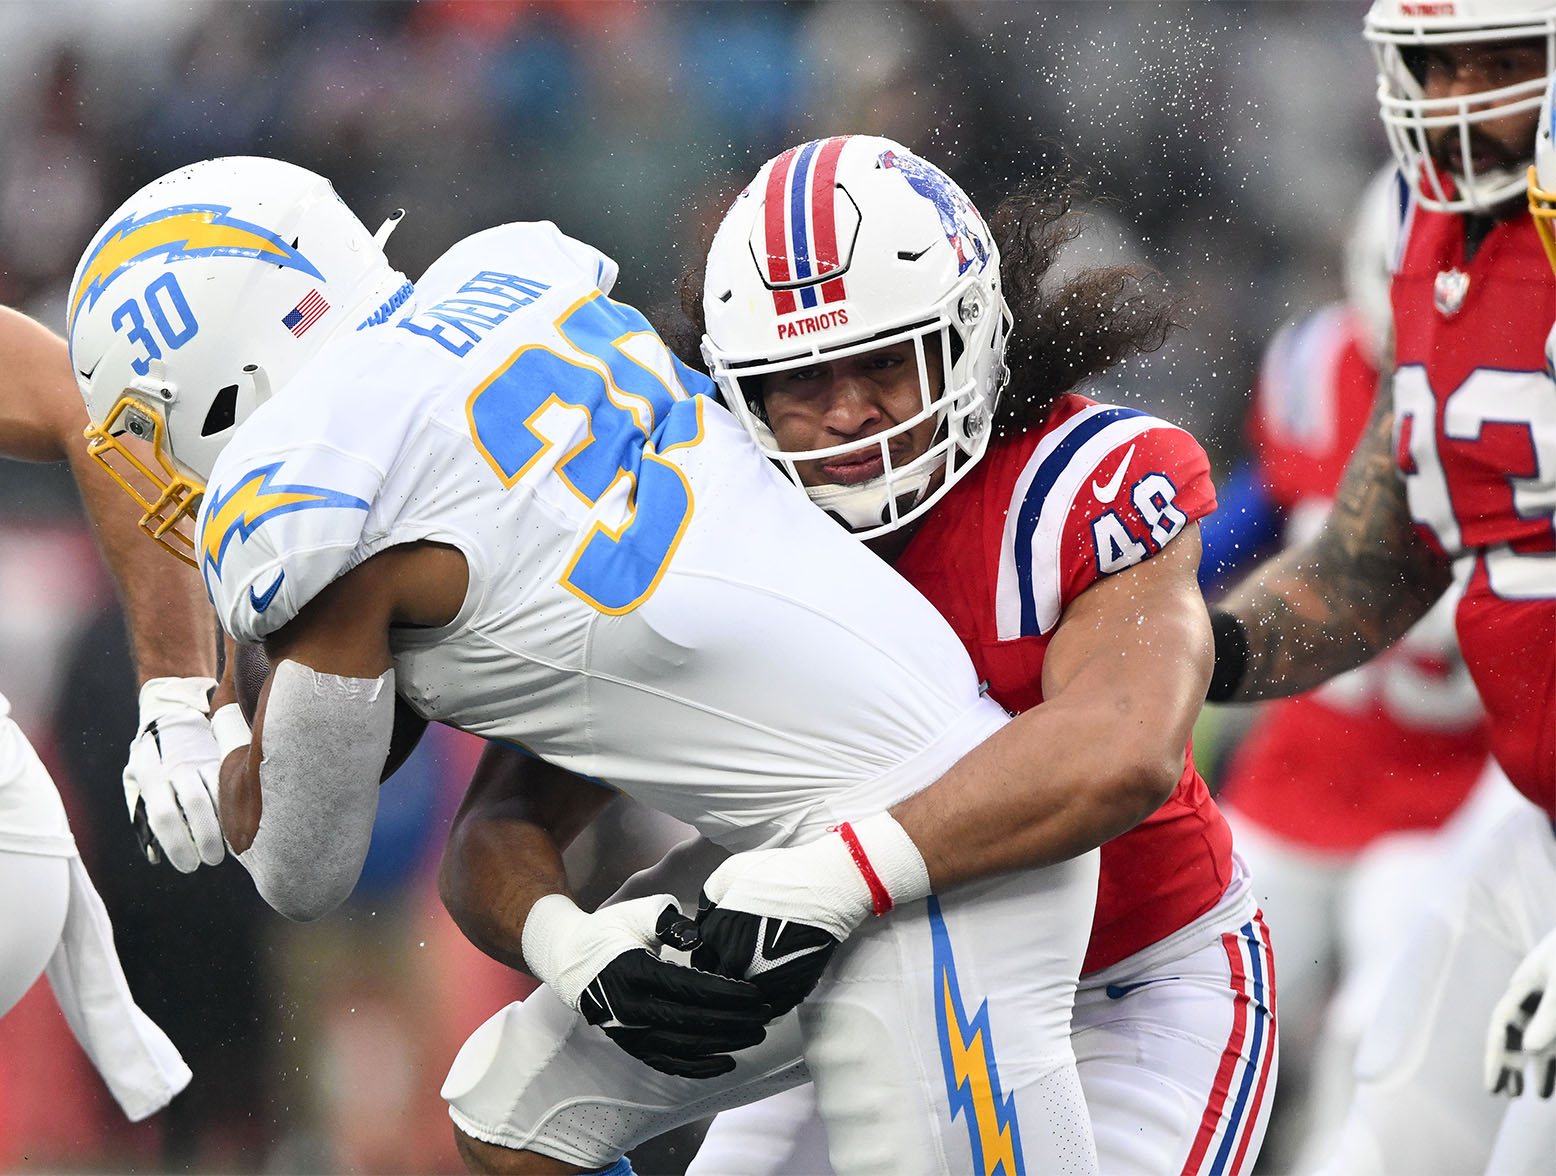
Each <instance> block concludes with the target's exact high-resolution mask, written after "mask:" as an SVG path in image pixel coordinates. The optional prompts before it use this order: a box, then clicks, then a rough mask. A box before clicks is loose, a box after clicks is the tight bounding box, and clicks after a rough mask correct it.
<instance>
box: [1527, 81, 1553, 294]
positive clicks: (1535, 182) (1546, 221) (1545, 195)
mask: <svg viewBox="0 0 1556 1176" xmlns="http://www.w3.org/2000/svg"><path fill="white" fill-rule="evenodd" d="M1553 122H1556V77H1552V79H1551V84H1550V87H1549V88H1548V89H1547V90H1546V92H1545V105H1544V106H1542V107H1541V108H1540V129H1539V131H1538V132H1537V133H1536V134H1535V137H1534V163H1533V164H1532V165H1530V168H1529V178H1528V183H1529V215H1531V216H1532V217H1534V228H1535V232H1537V233H1539V234H1540V244H1542V245H1544V246H1545V256H1546V258H1547V259H1548V260H1549V261H1550V263H1551V269H1552V270H1556V231H1553V226H1556V141H1553V140H1552V137H1551V124H1552V123H1553Z"/></svg>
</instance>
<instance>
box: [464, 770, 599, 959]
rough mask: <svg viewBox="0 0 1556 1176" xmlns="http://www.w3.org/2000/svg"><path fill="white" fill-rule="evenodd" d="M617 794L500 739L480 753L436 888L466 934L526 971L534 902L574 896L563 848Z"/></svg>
mask: <svg viewBox="0 0 1556 1176" xmlns="http://www.w3.org/2000/svg"><path fill="white" fill-rule="evenodd" d="M615 798H616V794H615V793H614V792H611V791H610V790H609V789H607V788H602V787H601V786H600V785H598V784H594V783H592V782H590V781H588V780H586V779H584V778H583V777H582V776H578V775H575V774H574V773H572V772H569V771H567V770H566V769H565V768H559V767H556V766H555V765H553V764H548V763H546V762H545V761H543V760H539V759H536V758H534V757H533V756H529V755H525V754H523V753H522V752H520V751H518V750H516V749H514V748H511V747H507V746H505V745H503V744H500V743H488V744H487V746H486V749H485V750H484V751H483V752H482V753H481V761H480V763H479V764H478V765H477V767H476V770H475V775H474V776H473V777H472V778H471V781H470V787H469V790H468V791H467V792H466V793H465V798H464V800H463V801H462V802H460V806H459V811H458V812H457V813H455V814H454V822H453V825H452V826H451V827H450V829H449V835H448V841H447V843H446V844H445V846H444V849H443V861H442V864H441V866H440V868H439V872H438V890H439V893H440V894H441V895H442V897H443V905H444V906H445V907H447V908H448V912H449V914H450V915H451V916H452V917H453V920H454V922H455V924H456V925H457V926H458V927H459V929H460V930H461V931H463V932H464V933H465V938H467V939H469V940H470V942H471V943H473V944H475V946H476V947H478V948H480V949H481V950H482V951H484V952H485V953H486V954H487V955H489V956H491V957H492V958H493V959H495V960H497V961H499V962H500V963H504V964H506V965H508V967H510V968H516V969H519V970H521V971H525V970H528V969H527V968H526V967H525V963H524V951H523V931H524V921H525V920H526V919H527V918H528V917H529V912H530V908H531V907H532V906H534V905H535V902H536V900H538V899H540V898H543V897H544V896H546V895H547V894H570V893H571V891H570V890H569V888H568V885H567V871H566V868H565V867H564V865H563V863H562V851H563V850H565V849H566V848H567V847H568V845H570V844H571V843H572V841H573V839H574V838H575V837H577V836H578V834H580V833H581V832H583V830H584V829H585V828H586V827H587V826H588V825H589V824H590V823H591V822H593V821H594V820H595V818H596V817H598V816H599V815H600V814H601V813H603V812H604V811H605V810H606V809H607V808H609V807H610V805H611V802H612V801H614V800H615Z"/></svg>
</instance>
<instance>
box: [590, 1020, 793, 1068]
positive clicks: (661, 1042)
mask: <svg viewBox="0 0 1556 1176" xmlns="http://www.w3.org/2000/svg"><path fill="white" fill-rule="evenodd" d="M617 1032H620V1033H631V1034H632V1035H633V1039H634V1043H635V1044H634V1048H633V1050H632V1052H633V1053H637V1054H639V1055H640V1056H641V1054H643V1053H656V1054H662V1055H664V1056H665V1057H670V1058H683V1059H686V1060H693V1059H696V1058H706V1057H711V1056H713V1055H715V1054H727V1053H734V1052H735V1051H736V1050H741V1049H750V1048H751V1047H752V1046H754V1045H760V1044H761V1043H762V1041H763V1039H764V1038H765V1037H766V1036H767V1034H766V1032H765V1031H764V1030H763V1029H762V1028H761V1027H760V1026H758V1027H756V1028H754V1029H750V1028H748V1029H743V1030H739V1031H736V1030H730V1031H720V1032H697V1033H683V1032H679V1031H677V1030H674V1029H654V1028H646V1029H645V1028H638V1027H633V1028H631V1029H623V1030H618V1031H617Z"/></svg>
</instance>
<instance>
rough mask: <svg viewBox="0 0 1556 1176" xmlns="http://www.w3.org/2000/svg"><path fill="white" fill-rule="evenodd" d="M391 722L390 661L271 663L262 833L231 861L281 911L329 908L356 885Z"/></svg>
mask: <svg viewBox="0 0 1556 1176" xmlns="http://www.w3.org/2000/svg"><path fill="white" fill-rule="evenodd" d="M393 725H394V670H393V669H389V670H386V671H384V673H383V674H382V675H380V676H379V677H377V678H341V677H338V676H336V675H335V674H321V673H318V672H317V671H315V670H311V669H309V668H308V667H307V666H304V665H299V664H298V663H297V662H294V661H286V660H283V661H282V662H281V663H280V664H279V665H278V666H276V668H275V672H274V674H273V676H272V678H271V682H270V697H269V699H268V701H267V702H266V703H265V722H264V735H263V740H264V758H263V759H261V760H260V765H259V783H260V805H261V807H260V818H259V831H258V832H257V833H256V834H255V836H254V843H253V844H252V845H250V846H249V848H248V849H247V850H246V851H245V852H243V853H241V854H239V855H238V860H239V861H240V862H242V863H243V865H244V867H245V868H247V870H248V872H249V873H250V874H251V875H253V877H254V885H255V887H256V888H257V889H258V890H259V893H260V895H261V896H262V897H263V898H264V900H265V901H266V902H268V903H269V904H270V905H271V906H272V907H274V908H275V909H276V910H278V911H280V912H281V914H283V915H285V916H286V917H287V918H289V919H295V920H297V921H298V922H307V921H308V920H311V919H317V918H320V917H321V916H323V915H327V914H329V912H330V911H332V910H334V909H335V908H336V907H337V906H339V905H340V904H341V903H342V902H344V901H345V899H346V896H347V895H349V894H350V893H351V890H352V888H353V887H354V886H355V885H356V884H357V878H358V876H360V875H361V873H362V863H363V862H364V861H366V859H367V846H368V842H369V841H370V840H371V839H372V836H373V818H374V816H375V815H376V814H377V811H378V781H379V774H380V772H381V770H382V768H383V763H384V755H385V753H386V751H387V749H388V747H389V733H390V730H391V729H392V727H393Z"/></svg>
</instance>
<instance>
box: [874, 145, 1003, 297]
mask: <svg viewBox="0 0 1556 1176" xmlns="http://www.w3.org/2000/svg"><path fill="white" fill-rule="evenodd" d="M881 166H882V167H888V168H894V169H896V170H897V171H899V172H901V173H902V178H903V179H905V180H907V181H908V187H910V188H912V189H913V190H914V191H915V192H917V193H918V194H919V195H920V196H922V197H923V198H924V199H925V200H928V201H929V202H930V203H931V204H933V205H934V206H935V212H936V213H938V214H939V216H940V228H941V230H942V231H943V232H944V233H945V239H946V240H947V241H949V242H950V243H951V248H952V249H955V250H956V263H957V264H956V272H957V273H958V274H965V273H966V272H967V269H968V267H969V266H971V265H974V264H976V265H977V266H978V268H979V269H982V268H983V267H984V266H985V265H986V264H988V260H989V243H988V242H987V241H985V240H984V239H983V233H984V230H983V224H982V221H981V220H980V218H979V216H978V213H977V210H976V209H974V208H973V206H972V205H971V204H969V203H968V202H967V199H966V197H964V196H963V195H962V194H961V192H960V191H958V190H957V188H956V186H955V185H954V184H952V183H951V180H950V178H949V177H948V176H947V175H946V174H945V172H943V171H941V170H940V169H939V168H938V167H936V166H935V165H934V164H932V163H925V162H924V161H923V160H922V159H920V158H918V156H916V155H898V154H897V153H896V152H895V151H887V152H886V153H885V154H883V155H882V156H881Z"/></svg>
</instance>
